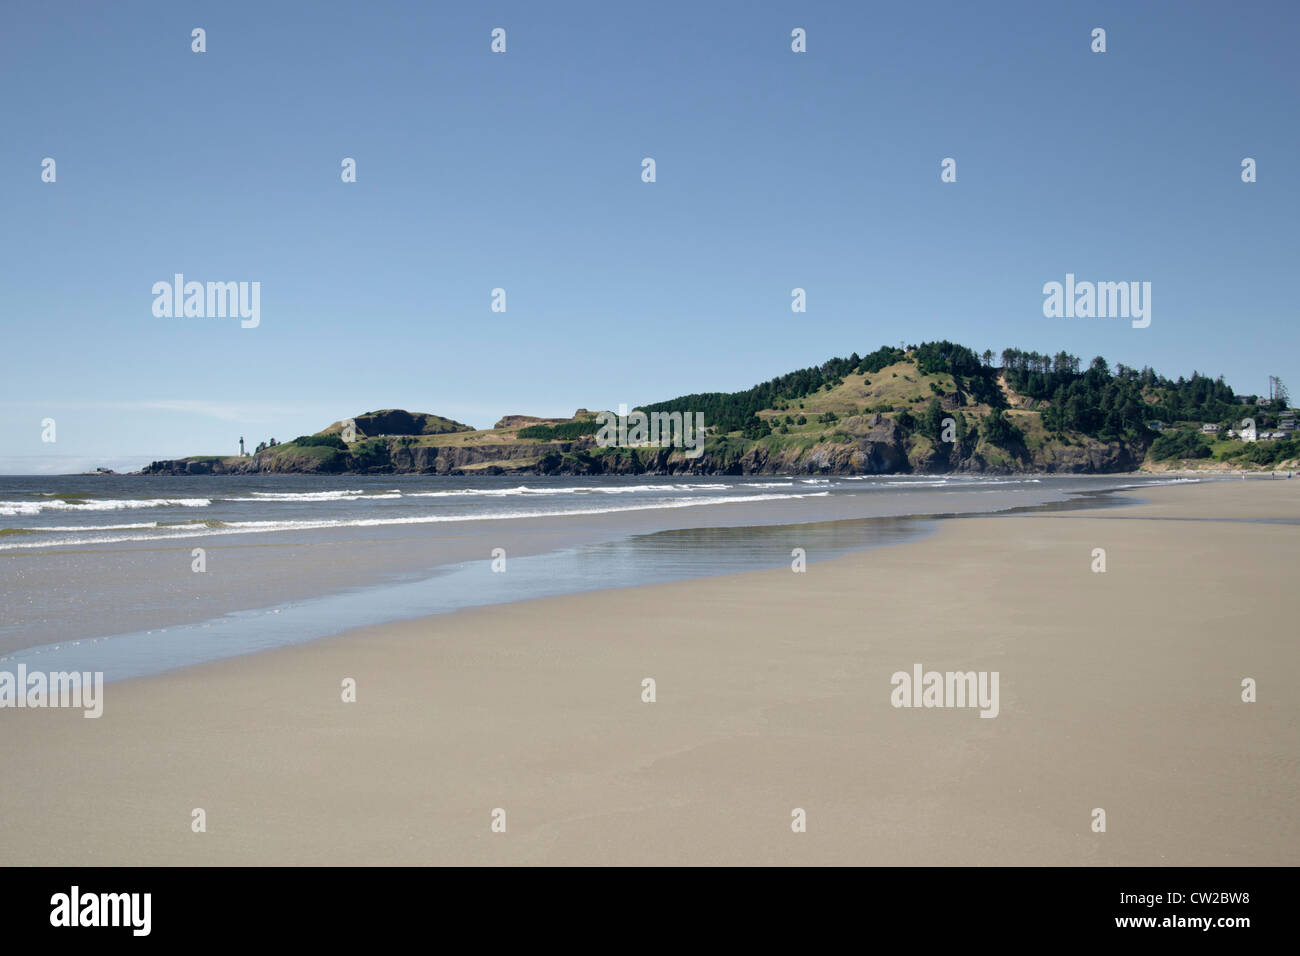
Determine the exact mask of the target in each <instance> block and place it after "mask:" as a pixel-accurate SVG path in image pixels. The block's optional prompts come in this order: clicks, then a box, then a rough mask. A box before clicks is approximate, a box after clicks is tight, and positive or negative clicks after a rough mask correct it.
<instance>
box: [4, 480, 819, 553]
mask: <svg viewBox="0 0 1300 956" xmlns="http://www.w3.org/2000/svg"><path fill="white" fill-rule="evenodd" d="M829 494H830V492H829V491H817V492H803V493H799V494H789V495H775V494H760V495H739V496H736V497H734V498H718V497H713V496H707V497H697V498H679V499H677V500H674V501H659V502H654V503H646V504H628V505H623V506H611V507H607V508H568V509H564V510H561V511H505V512H496V513H494V514H465V515H408V516H406V517H403V518H351V519H348V518H332V519H329V518H322V519H319V520H314V521H313V520H310V519H307V520H300V521H231V522H229V523H226V524H223V525H221V526H220V527H208V526H206V525H192V526H189V527H181V526H177V525H170V526H159V527H158V528H156V529H155V530H156V532H158V533H156V534H149V535H97V536H95V537H87V538H74V539H72V540H58V541H30V542H29V541H24V542H22V543H17V542H14V543H12V544H11V543H5V544H0V551H9V550H17V549H31V548H49V547H55V546H67V545H82V544H119V543H123V542H129V541H168V540H176V539H185V538H205V537H210V536H212V535H218V534H266V533H270V532H275V531H314V530H320V529H330V528H375V527H389V526H398V525H421V524H443V523H453V522H464V521H507V520H518V519H524V518H567V517H574V516H580V515H603V514H616V513H622V512H627V511H654V510H659V509H674V508H694V507H699V506H701V505H730V504H742V503H747V502H755V501H785V500H793V499H796V498H824V497H826V496H828V495H829ZM214 524H220V523H219V522H214ZM200 529H202V530H200Z"/></svg>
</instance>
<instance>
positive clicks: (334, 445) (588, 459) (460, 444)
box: [145, 341, 1300, 474]
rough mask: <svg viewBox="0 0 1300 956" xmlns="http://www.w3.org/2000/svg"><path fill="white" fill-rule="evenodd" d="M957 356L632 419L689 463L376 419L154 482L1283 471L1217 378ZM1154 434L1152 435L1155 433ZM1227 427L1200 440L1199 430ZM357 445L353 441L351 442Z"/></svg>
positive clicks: (1266, 424) (1268, 423)
mask: <svg viewBox="0 0 1300 956" xmlns="http://www.w3.org/2000/svg"><path fill="white" fill-rule="evenodd" d="M993 358H994V357H993V355H992V353H989V352H985V353H983V354H982V355H977V354H976V353H975V352H974V351H972V350H971V349H969V348H967V347H965V346H962V345H957V344H955V343H952V342H947V341H944V342H929V343H924V342H923V343H921V344H920V345H919V346H908V347H907V348H905V349H904V348H892V347H888V346H887V347H884V348H881V349H878V350H876V351H875V352H872V353H870V354H868V355H866V356H865V357H863V356H859V355H857V354H856V353H855V354H853V355H850V356H849V357H847V358H834V359H830V360H828V361H827V362H824V363H823V364H822V365H820V366H815V367H810V368H805V369H800V370H798V371H794V372H789V373H786V374H785V375H781V376H779V377H777V378H773V379H770V380H768V381H766V382H762V383H760V384H758V385H755V386H753V387H751V388H748V389H744V390H742V391H738V392H701V393H695V394H691V395H682V396H679V397H677V398H674V399H671V400H668V401H663V402H656V403H654V404H650V405H642V406H638V408H637V410H639V411H641V412H644V413H646V414H647V415H651V414H656V413H657V414H667V413H674V412H676V413H690V415H691V416H694V415H695V414H696V413H700V414H702V415H703V421H704V424H705V433H706V439H705V441H704V445H703V451H702V453H701V454H699V455H698V457H697V456H695V455H691V454H688V453H687V449H684V448H681V447H617V446H616V445H615V446H610V445H609V444H608V443H602V442H601V441H600V440H599V439H600V438H601V435H600V432H601V426H602V424H603V420H601V419H598V416H597V415H596V414H594V413H592V412H588V411H587V410H585V409H580V410H579V411H578V412H577V413H575V415H574V417H573V418H571V419H568V420H557V419H553V418H551V419H539V418H534V417H530V416H525V415H510V416H505V417H503V418H502V419H501V420H500V421H499V422H498V423H497V427H496V428H492V429H473V428H471V427H470V426H468V425H464V424H462V423H460V422H456V421H452V420H451V419H447V418H444V417H441V416H438V415H432V414H429V413H425V412H408V411H405V410H403V409H384V410H381V411H376V412H367V413H365V414H362V415H357V416H356V417H355V418H353V419H350V420H340V421H337V422H334V423H333V424H331V425H329V426H328V427H326V428H325V429H322V430H321V431H320V432H317V433H316V434H315V435H304V436H299V437H298V438H296V439H294V440H293V441H291V442H285V443H280V444H276V445H275V446H272V447H265V448H260V447H259V451H258V452H257V453H256V454H254V455H252V456H250V457H245V458H239V457H237V456H236V457H229V458H222V457H215V458H214V457H212V456H207V457H200V458H188V459H181V460H178V461H161V462H154V463H153V465H151V466H150V468H148V469H145V472H146V473H152V474H158V473H166V474H214V473H215V474H220V473H248V472H317V473H342V472H350V473H387V472H392V473H433V474H464V473H473V472H489V473H501V472H508V473H544V474H604V473H616V474H640V473H656V474H677V473H695V474H751V473H768V474H794V473H798V474H803V473H842V474H863V473H870V474H875V473H895V472H920V473H926V472H930V473H940V472H961V473H973V474H979V473H1000V472H1001V473H1005V472H1049V473H1055V472H1059V473H1101V472H1116V471H1132V470H1136V469H1137V468H1139V467H1147V468H1152V469H1157V470H1158V469H1162V468H1169V467H1217V468H1230V467H1245V468H1250V467H1282V466H1284V465H1286V464H1287V463H1291V467H1294V462H1295V459H1296V458H1297V457H1300V448H1298V447H1297V442H1295V441H1294V440H1290V439H1287V440H1265V441H1260V442H1255V443H1248V442H1243V441H1239V440H1230V439H1229V438H1228V437H1227V432H1228V429H1229V428H1230V427H1235V426H1236V425H1237V424H1238V423H1239V422H1240V421H1241V420H1242V419H1246V418H1250V419H1253V420H1255V421H1256V422H1257V424H1258V426H1259V430H1260V431H1262V432H1264V433H1265V434H1272V433H1273V432H1274V431H1276V430H1279V429H1278V424H1279V423H1280V421H1281V420H1282V419H1283V417H1284V416H1285V412H1284V410H1283V408H1278V409H1273V408H1271V407H1269V406H1268V405H1267V404H1266V403H1262V402H1260V401H1259V400H1258V399H1256V398H1255V397H1254V396H1250V397H1247V398H1246V399H1245V400H1242V399H1241V398H1239V397H1235V396H1234V394H1233V392H1232V390H1231V389H1230V388H1229V387H1228V386H1227V385H1226V384H1225V383H1224V382H1223V381H1222V379H1211V378H1207V377H1205V376H1202V375H1199V374H1197V373H1193V375H1192V377H1191V378H1190V379H1188V378H1182V377H1180V378H1178V379H1177V380H1171V379H1168V378H1165V377H1162V376H1160V375H1157V374H1156V373H1155V372H1154V371H1152V370H1151V369H1149V368H1148V369H1141V370H1137V369H1131V368H1126V367H1125V366H1123V365H1117V366H1116V367H1115V368H1114V369H1113V370H1112V369H1111V368H1110V366H1109V365H1108V363H1107V362H1106V361H1105V360H1104V359H1102V358H1100V357H1098V358H1094V359H1093V360H1092V361H1091V362H1089V363H1088V364H1087V366H1086V367H1085V366H1084V365H1083V364H1082V362H1081V361H1080V360H1079V359H1078V358H1077V357H1075V356H1072V355H1069V354H1067V353H1065V352H1058V353H1056V354H1055V355H1047V354H1039V353H1037V352H1024V351H1021V350H1019V349H1007V350H1006V351H1004V352H1002V354H1001V355H1000V356H999V357H998V358H999V359H1000V364H994V361H993ZM1152 423H1158V426H1156V427H1153V425H1152ZM1206 423H1210V424H1217V425H1220V426H1221V427H1220V429H1219V432H1218V434H1216V435H1205V436H1202V434H1201V428H1202V425H1204V424H1206ZM348 438H350V439H351V440H345V439H348Z"/></svg>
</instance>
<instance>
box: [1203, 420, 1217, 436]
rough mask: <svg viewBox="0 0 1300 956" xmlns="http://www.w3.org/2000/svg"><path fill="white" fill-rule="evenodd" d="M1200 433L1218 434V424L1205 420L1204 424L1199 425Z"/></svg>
mask: <svg viewBox="0 0 1300 956" xmlns="http://www.w3.org/2000/svg"><path fill="white" fill-rule="evenodd" d="M1201 434H1202V435H1217V434H1219V426H1218V425H1216V424H1214V423H1213V422H1206V423H1205V424H1204V425H1202V426H1201Z"/></svg>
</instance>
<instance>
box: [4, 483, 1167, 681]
mask: <svg viewBox="0 0 1300 956" xmlns="http://www.w3.org/2000/svg"><path fill="white" fill-rule="evenodd" d="M1188 480H1190V479H1181V478H1153V477H1137V476H1132V475H1118V476H1105V477H1087V476H1085V477H1080V476H1070V477H1054V476H1053V477H1048V476H1000V477H963V476H793V477H769V476H757V477H748V476H746V477H734V478H732V477H727V478H719V477H707V478H683V477H672V478H658V477H644V476H622V477H593V478H574V477H555V478H545V477H527V478H521V477H518V476H513V477H510V476H474V477H469V476H457V477H447V476H422V475H397V476H393V475H382V476H364V477H357V476H329V477H318V476H301V475H292V476H275V475H272V476H196V477H185V478H174V477H138V476H136V477H132V476H63V477H0V599H2V601H3V607H4V608H5V611H6V613H5V615H4V618H3V621H0V660H4V661H8V662H18V661H26V662H28V663H29V665H31V664H33V663H34V662H36V661H38V660H39V661H41V666H42V667H45V668H48V669H56V668H57V669H76V670H103V671H104V672H105V674H106V676H107V678H108V679H110V680H112V679H121V678H124V677H133V676H141V675H145V674H150V673H158V672H161V671H164V670H169V669H172V668H176V667H183V666H187V665H190V664H196V663H201V662H204V661H209V660H215V659H219V658H222V657H229V656H232V655H236V654H245V653H252V652H255V651H258V650H264V649H267V648H271V647H279V646H285V645H287V644H292V643H298V642H301V641H305V640H311V639H315V638H319V637H324V636H327V635H331V634H337V633H340V632H342V631H345V630H349V629H351V628H355V627H362V626H365V625H367V624H376V623H381V622H384V621H391V620H397V619H406V618H415V617H422V616H425V615H434V614H439V613H447V612H452V611H456V610H459V609H462V608H468V607H474V606H481V605H485V604H495V603H502V602H507V601H518V600H526V599H530V598H537V597H545V596H549V595H558V594H572V593H579V592H583V591H590V590H595V589H602V588H610V587H629V586H635V585H641V584H649V583H657V582H663V581H671V580H680V579H683V578H689V577H697V576H702V575H710V574H727V573H734V572H737V571H745V570H755V569H760V568H777V567H782V566H789V565H790V564H791V563H792V561H794V560H795V555H796V550H795V549H802V551H803V553H804V555H805V556H806V560H807V562H808V563H809V565H810V566H811V565H815V563H816V562H817V561H821V560H826V559H828V558H831V557H835V556H836V555H839V554H843V553H845V552H847V551H852V550H857V549H861V548H868V547H879V546H882V545H888V544H892V543H897V542H899V541H904V540H909V539H912V538H915V537H917V536H919V535H922V534H926V533H928V532H929V531H930V530H932V528H933V526H934V521H935V520H937V519H939V518H942V517H945V516H955V515H961V514H984V513H1008V512H1014V511H1016V510H1017V509H1025V508H1041V507H1080V506H1087V505H1088V504H1090V503H1105V502H1111V503H1113V501H1114V499H1113V498H1109V497H1108V496H1107V492H1111V491H1115V490H1120V489H1135V488H1138V489H1140V488H1141V487H1144V486H1148V485H1153V484H1166V483H1170V482H1180V481H1188Z"/></svg>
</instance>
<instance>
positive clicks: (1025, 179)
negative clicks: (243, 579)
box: [0, 0, 1300, 473]
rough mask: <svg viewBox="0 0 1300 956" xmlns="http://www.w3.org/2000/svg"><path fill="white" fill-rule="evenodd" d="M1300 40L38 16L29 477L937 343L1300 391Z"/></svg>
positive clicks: (898, 9) (218, 12) (594, 16)
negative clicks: (1142, 315) (1065, 302)
mask: <svg viewBox="0 0 1300 956" xmlns="http://www.w3.org/2000/svg"><path fill="white" fill-rule="evenodd" d="M195 27H202V28H203V29H205V30H206V43H207V50H206V52H204V53H194V52H192V51H191V43H192V40H191V30H192V29H193V28H195ZM495 27H501V28H504V29H505V30H506V43H507V47H506V52H505V53H503V54H494V53H493V52H492V51H491V49H490V44H491V36H490V34H491V31H492V30H493V28H495ZM796 27H801V28H803V29H805V30H806V31H807V52H806V53H802V54H797V53H794V52H792V51H791V30H793V29H794V28H796ZM1095 27H1102V28H1104V29H1105V30H1106V45H1107V51H1106V52H1105V53H1093V52H1091V49H1090V46H1091V43H1092V40H1091V31H1092V30H1093V28H1095ZM1298 34H1300V4H1297V3H1294V2H1277V3H1258V2H1234V3H1227V2H1216V3H1209V2H1178V3H1148V2H1140V3H1139V2H1132V0H1125V2H1118V3H1057V2H1051V3H1046V2H1041V0H1032V2H1024V3H996V4H995V3H971V2H953V3H897V4H875V3H872V4H867V3H858V2H840V3H766V2H698V0H697V2H690V3H676V2H662V0H661V2H655V3H647V4H633V3H615V2H611V0H603V2H592V3H585V2H583V3H579V2H566V0H556V2H547V3H539V2H536V0H527V2H518V3H470V2H446V3H442V2H440V3H427V2H418V3H417V2H409V3H382V2H370V3H360V2H356V3H341V2H332V0H320V2H314V3H310V4H290V3H281V2H265V0H263V2H250V3H245V2H220V3H215V2H214V3H184V4H180V3H174V2H157V3H153V2H122V3H112V4H108V3H90V2H84V3H50V2H26V0H7V2H6V4H5V6H4V9H3V12H2V13H0V115H3V117H4V135H3V136H2V137H0V201H2V203H3V205H2V206H0V208H2V209H3V228H2V229H0V291H2V292H3V295H0V331H2V332H3V338H2V339H0V341H3V355H4V360H3V365H2V366H0V367H2V369H3V385H2V386H0V471H3V472H7V473H33V472H42V471H63V472H66V471H76V470H81V469H83V468H88V467H93V466H95V465H101V464H102V465H108V466H111V467H117V468H119V469H120V468H123V467H136V466H138V465H140V464H142V463H144V462H147V461H149V460H151V459H153V458H166V457H176V456H182V455H187V454H228V453H234V452H235V451H236V450H237V443H238V439H239V437H240V436H241V435H243V436H244V437H245V438H247V439H248V441H249V444H250V446H251V445H252V444H255V443H256V442H257V441H260V440H262V439H265V438H267V437H270V436H275V437H277V438H279V439H280V440H287V439H291V438H293V437H294V436H296V435H299V434H302V433H305V432H312V431H316V430H318V429H320V428H322V427H324V426H325V425H327V424H328V423H329V422H331V421H334V420H336V419H339V418H345V417H348V416H350V415H353V414H357V413H360V412H365V411H370V410H373V409H377V408H384V407H402V408H408V409H411V410H417V411H430V412H435V413H438V414H441V415H446V416H449V417H452V418H455V419H458V420H461V421H465V422H468V423H470V424H473V425H476V426H491V425H492V424H493V423H494V422H495V421H496V420H497V419H498V418H499V417H501V416H502V415H504V414H511V413H522V414H539V415H569V414H572V412H573V410H574V409H575V408H577V407H579V406H586V407H588V408H613V407H616V406H617V405H618V404H620V403H627V404H629V405H635V404H637V403H644V402H651V401H658V400H663V399H666V398H671V397H673V396H675V395H679V394H682V393H687V392H692V391H710V390H734V389H739V388H745V387H748V386H749V385H752V384H754V383H756V382H759V381H763V380H765V379H768V378H771V377H772V376H775V375H778V374H782V373H784V372H787V371H790V370H792V369H795V368H799V367H803V366H807V365H813V364H818V363H820V362H822V361H824V360H825V359H827V358H829V357H831V356H835V355H848V354H849V353H851V352H854V351H857V352H859V353H864V354H865V353H866V352H868V351H871V350H873V349H875V348H877V347H878V346H880V345H882V344H893V345H897V344H899V343H900V342H903V341H906V342H909V343H912V342H919V341H921V340H925V339H938V338H948V339H952V340H954V341H958V342H962V343H964V344H967V345H970V346H972V347H974V348H976V349H977V350H980V351H982V350H983V349H985V348H990V349H992V350H994V352H1000V351H1001V350H1002V349H1003V348H1005V347H1008V346H1016V347H1020V348H1025V349H1036V350H1038V351H1051V352H1055V351H1057V350H1059V349H1065V350H1067V351H1070V352H1073V353H1076V354H1079V355H1081V356H1083V358H1084V360H1085V361H1086V360H1087V359H1089V358H1091V357H1092V356H1094V355H1098V354H1101V355H1104V356H1106V357H1107V358H1108V359H1109V360H1110V361H1111V362H1112V364H1113V363H1114V362H1124V363H1126V364H1130V365H1136V366H1142V365H1151V366H1153V367H1154V368H1156V370H1157V371H1159V372H1162V373H1164V374H1167V375H1171V376H1174V377H1176V376H1178V375H1180V374H1185V375H1190V374H1191V372H1192V371H1193V370H1199V371H1200V372H1202V373H1205V374H1211V375H1219V374H1222V375H1224V376H1226V378H1227V381H1228V382H1229V383H1230V384H1231V385H1232V386H1233V387H1234V388H1235V389H1236V390H1237V391H1239V392H1242V391H1244V392H1265V391H1266V390H1267V376H1268V375H1269V374H1275V375H1280V376H1281V377H1282V378H1283V380H1284V381H1286V382H1287V383H1288V384H1289V385H1290V387H1291V389H1292V391H1293V393H1297V392H1300V333H1297V326H1296V319H1297V295H1296V292H1295V290H1294V288H1293V286H1294V285H1295V277H1296V274H1297V271H1300V270H1298V269H1297V255H1296V253H1297V249H1298V247H1300V242H1298V241H1297V231H1296V230H1297V221H1298V219H1300V217H1298V216H1297V213H1300V202H1298V200H1300V180H1298V179H1297V175H1296V171H1295V163H1296V162H1297V157H1300V142H1298V140H1300V133H1298V132H1297V129H1298V125H1300V124H1298V123H1297V119H1298V118H1300V110H1298V109H1297V105H1298V100H1300V95H1298V94H1300V89H1298V87H1300V56H1297V54H1296V43H1297V35H1298ZM45 157H51V158H53V159H54V160H55V162H56V164H57V166H56V176H57V179H56V181H55V182H54V183H47V182H42V179H41V174H42V160H43V159H44V158H45ZM344 157H352V158H355V160H356V163H357V181H356V182H355V183H344V182H342V181H341V177H340V173H341V166H340V164H341V161H342V160H343V158H344ZM644 157H652V158H654V160H655V161H656V166H657V168H656V174H657V181H656V182H654V183H645V182H642V178H641V173H642V166H641V162H642V159H643V158H644ZM945 157H952V158H953V159H955V160H956V163H957V181H956V182H955V183H944V182H941V181H940V162H941V160H943V159H944V158H945ZM1244 157H1252V158H1254V159H1255V160H1256V162H1257V170H1258V172H1257V175H1258V181H1257V182H1255V183H1249V184H1247V183H1243V182H1242V180H1241V162H1242V159H1243V158H1244ZM1067 272H1072V273H1074V274H1076V275H1077V276H1078V277H1079V279H1081V280H1083V279H1090V280H1094V281H1121V280H1123V281H1149V282H1150V283H1151V284H1152V302H1151V305H1152V312H1151V318H1152V321H1151V325H1150V327H1148V328H1145V329H1134V328H1132V327H1131V325H1130V323H1129V322H1128V321H1125V320H1122V319H1095V318H1094V319H1075V318H1052V319H1048V318H1045V317H1044V316H1043V308H1042V306H1043V293H1042V288H1043V285H1044V283H1046V282H1050V281H1063V280H1064V277H1065V274H1066V273H1067ZM175 273H183V274H184V275H185V277H186V280H187V281H189V280H197V281H202V282H207V281H258V282H260V283H261V317H260V318H261V321H260V325H259V326H258V327H257V328H251V329H244V328H241V327H240V323H239V321H238V320H237V319H229V318H225V319H222V318H160V317H156V316H155V315H154V314H153V303H154V296H153V293H152V291H151V290H152V287H153V285H154V283H155V282H159V281H164V280H165V281H170V280H171V278H172V276H173V274H175ZM498 287H499V288H504V289H505V290H506V305H507V311H506V312H504V313H494V312H492V311H491V309H490V305H491V293H492V290H493V289H494V288H498ZM795 287H800V288H803V289H805V290H806V294H807V312H805V313H802V314H796V313H793V312H792V311H791V307H790V305H791V290H792V289H793V288H795ZM44 418H53V419H55V422H56V428H57V431H56V437H57V441H56V442H55V443H53V444H50V443H44V442H42V440H41V438H42V427H41V421H42V419H44Z"/></svg>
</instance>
